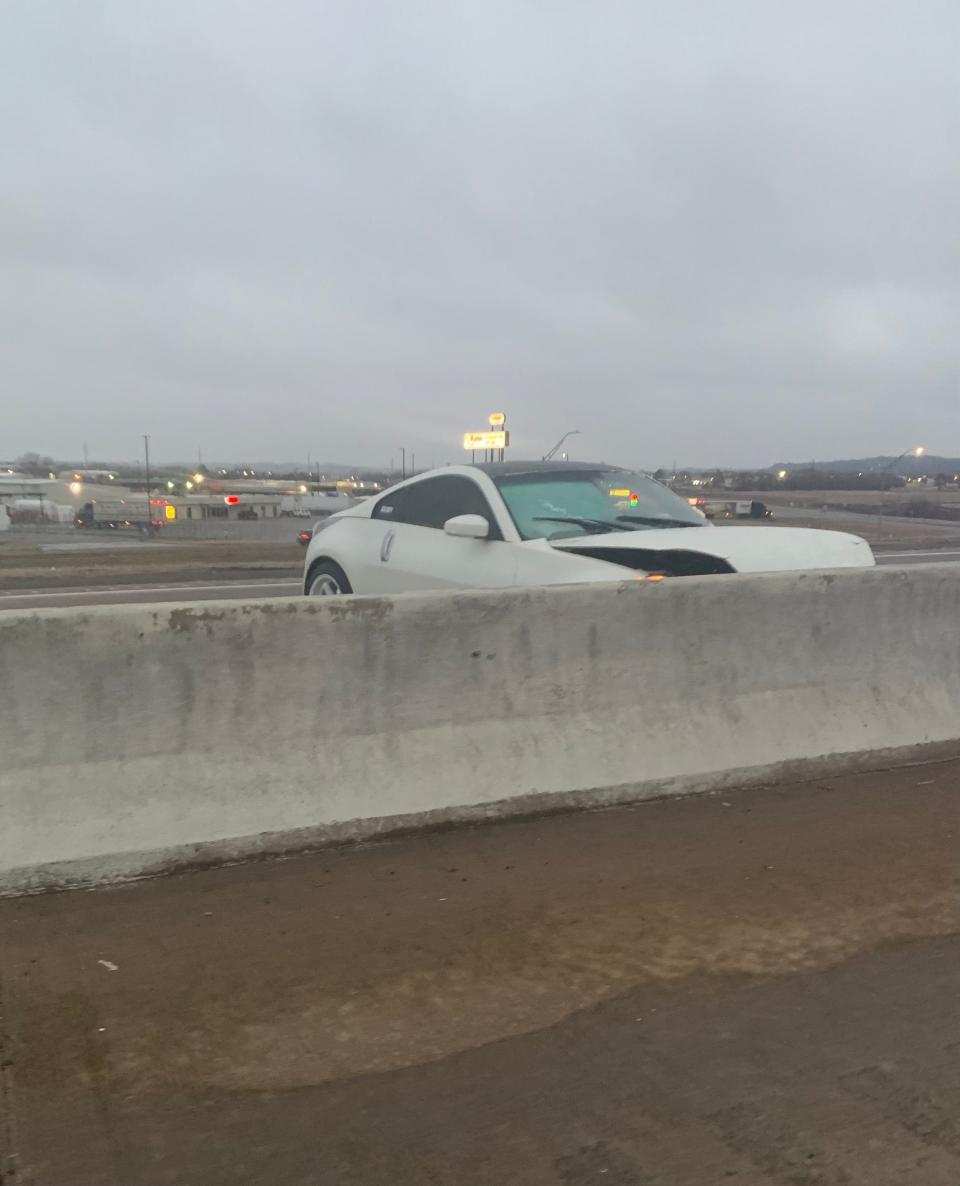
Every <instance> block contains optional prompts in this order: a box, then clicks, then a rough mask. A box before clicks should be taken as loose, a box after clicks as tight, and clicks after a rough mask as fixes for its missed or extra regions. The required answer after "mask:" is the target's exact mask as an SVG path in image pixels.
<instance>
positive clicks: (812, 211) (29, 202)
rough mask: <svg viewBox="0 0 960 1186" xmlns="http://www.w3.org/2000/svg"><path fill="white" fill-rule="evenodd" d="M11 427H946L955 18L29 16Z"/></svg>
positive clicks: (287, 431) (608, 453) (683, 434)
mask: <svg viewBox="0 0 960 1186" xmlns="http://www.w3.org/2000/svg"><path fill="white" fill-rule="evenodd" d="M4 24H5V33H4V43H3V46H2V48H0V77H3V78H4V80H5V83H4V92H5V99H6V102H5V104H4V110H5V113H6V119H5V121H4V134H3V142H4V151H3V153H2V154H0V259H2V263H3V267H2V271H0V379H2V390H3V396H4V397H3V407H4V415H3V421H2V425H0V455H4V454H16V453H17V452H19V451H22V450H25V449H27V448H36V449H41V450H43V451H51V452H54V453H56V454H59V455H77V454H78V453H79V450H80V446H81V442H82V441H83V440H87V441H89V443H90V448H91V452H92V453H93V454H96V455H98V456H105V457H122V456H129V455H132V454H133V453H135V451H136V447H137V441H138V439H139V434H140V433H141V432H144V431H149V432H151V434H152V435H153V438H154V448H155V450H156V451H157V452H158V454H159V455H160V456H162V457H167V458H174V457H186V456H190V455H192V453H193V451H194V449H195V447H196V446H197V445H201V446H202V447H203V449H204V452H205V455H207V456H208V457H211V458H212V457H222V458H239V457H257V458H264V457H275V458H291V457H296V456H300V455H304V456H305V455H306V453H307V451H308V450H309V451H310V452H312V454H313V456H314V457H317V456H322V457H324V458H328V459H334V458H340V459H344V460H353V461H357V462H360V463H362V462H369V463H373V464H377V463H383V462H385V461H386V460H388V458H389V456H390V455H391V454H392V453H396V452H397V450H398V448H399V446H400V445H401V444H405V445H406V446H407V447H408V448H409V449H416V451H417V453H418V456H419V457H420V458H422V459H423V460H424V461H426V460H434V461H437V462H441V461H446V460H456V459H458V458H459V450H458V440H459V435H460V433H461V432H462V431H463V430H465V429H467V428H474V427H481V426H482V425H483V423H484V420H485V417H486V413H487V412H488V411H490V410H493V409H495V408H503V409H505V410H507V411H508V412H509V414H510V421H511V426H512V429H513V431H514V439H515V443H516V446H517V451H518V453H522V454H528V455H532V454H536V453H538V452H540V451H542V449H543V448H545V447H546V446H547V445H548V444H550V443H551V442H552V440H553V439H555V438H556V437H557V436H559V435H560V433H562V432H563V431H565V430H566V429H568V428H580V429H581V430H582V431H583V436H582V438H581V439H580V440H579V441H578V442H577V447H578V450H579V451H580V452H581V453H582V454H587V453H588V454H590V455H592V456H603V457H606V458H608V459H611V460H618V461H623V462H635V463H638V464H645V465H656V464H658V463H669V461H670V460H671V459H672V458H674V457H676V458H680V459H686V460H687V461H689V462H691V463H694V462H704V463H706V462H718V463H721V464H752V463H761V462H767V461H771V460H773V459H775V458H777V457H797V458H803V457H820V458H823V457H829V456H840V455H849V454H854V453H858V452H865V453H874V452H891V451H897V452H899V451H900V449H902V448H905V447H906V446H907V445H909V444H911V443H913V442H914V441H920V442H922V443H924V444H925V445H927V447H928V448H929V449H931V450H934V451H937V452H944V453H953V454H955V453H957V452H960V422H958V415H957V409H958V406H960V404H958V396H960V390H958V379H960V347H958V334H957V326H958V325H960V278H958V277H960V267H958V265H960V233H958V227H960V222H958V214H957V211H958V209H960V201H958V199H960V156H958V154H957V152H956V144H957V142H958V133H960V82H958V78H960V75H958V72H957V70H956V62H957V57H958V50H960V9H958V8H957V6H956V4H955V3H954V2H953V0H944V2H935V0H917V3H915V4H912V5H889V6H880V5H877V4H875V3H866V2H864V3H860V2H851V0H840V2H839V3H837V2H834V3H827V2H821V0H807V2H805V3H801V2H800V0H797V2H796V3H785V4H778V5H771V4H769V3H768V2H767V0H747V2H745V3H740V4H736V5H730V4H722V3H703V2H701V0H697V2H696V3H694V2H693V0H689V2H686V3H678V2H676V0H675V2H673V3H666V2H663V3H655V2H653V0H633V2H624V3H619V2H616V0H598V2H597V3H586V2H583V0H578V2H573V0H566V2H564V0H553V2H550V3H548V2H547V0H512V2H509V3H508V2H506V0H500V2H496V0H493V2H491V0H484V2H483V3H461V4H456V3H454V4H451V3H449V2H447V0H434V2H429V3H428V2H426V0H420V2H417V0H407V2H405V3H403V4H392V3H390V2H389V0H381V2H377V3H375V2H373V0H366V2H364V0H342V2H339V3H318V2H316V0H312V2H311V0H280V2H275V3H273V4H271V5H269V6H264V5H262V4H258V3H253V2H252V0H170V2H169V3H165V4H155V3H147V2H143V0H99V2H98V3H96V4H94V3H92V2H90V0H73V2H72V3H69V4H68V3H64V2H63V0H60V3H50V2H46V3H45V2H44V0H32V2H31V3H30V4H22V5H20V6H19V7H16V8H13V9H11V10H8V12H7V13H6V15H5V19H4Z"/></svg>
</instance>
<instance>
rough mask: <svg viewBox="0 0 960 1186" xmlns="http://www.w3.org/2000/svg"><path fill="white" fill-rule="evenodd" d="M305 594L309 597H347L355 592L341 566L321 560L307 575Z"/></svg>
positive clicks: (330, 561)
mask: <svg viewBox="0 0 960 1186" xmlns="http://www.w3.org/2000/svg"><path fill="white" fill-rule="evenodd" d="M304 592H305V593H306V595H307V597H345V596H347V594H350V593H352V592H353V586H352V585H351V584H350V581H349V580H348V578H347V574H346V573H345V572H344V571H343V569H342V568H341V567H340V565H339V564H334V562H333V561H332V560H319V561H317V563H316V564H314V565H313V567H312V568H311V569H310V572H309V573H308V574H307V579H306V582H305V589H304Z"/></svg>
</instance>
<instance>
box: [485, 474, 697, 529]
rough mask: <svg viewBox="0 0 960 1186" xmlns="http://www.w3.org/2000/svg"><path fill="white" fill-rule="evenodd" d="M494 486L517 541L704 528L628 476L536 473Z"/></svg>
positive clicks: (666, 496)
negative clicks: (618, 532) (497, 489)
mask: <svg viewBox="0 0 960 1186" xmlns="http://www.w3.org/2000/svg"><path fill="white" fill-rule="evenodd" d="M494 480H495V481H496V484H497V486H498V488H499V490H500V493H501V494H502V496H503V501H504V502H505V503H506V504H507V509H508V510H509V511H510V514H511V515H512V516H513V521H514V523H516V525H517V530H518V531H519V532H520V535H521V536H522V537H523V539H565V538H570V537H572V536H577V535H592V534H596V535H599V534H604V533H608V532H613V531H649V530H655V529H657V528H662V527H703V526H704V521H703V517H702V516H701V515H700V514H698V513H697V512H696V511H695V510H693V508H692V507H691V506H689V504H688V503H686V502H685V501H684V500H683V499H682V498H679V497H678V496H677V495H676V494H674V493H673V492H672V491H671V490H668V489H667V488H666V486H661V485H660V483H659V482H655V481H654V480H653V478H650V477H647V475H646V474H640V473H631V472H630V471H629V470H622V469H599V468H598V469H596V470H580V469H578V470H566V471H565V470H563V469H556V470H540V471H533V472H531V473H525V474H504V475H499V476H497V477H495V478H494Z"/></svg>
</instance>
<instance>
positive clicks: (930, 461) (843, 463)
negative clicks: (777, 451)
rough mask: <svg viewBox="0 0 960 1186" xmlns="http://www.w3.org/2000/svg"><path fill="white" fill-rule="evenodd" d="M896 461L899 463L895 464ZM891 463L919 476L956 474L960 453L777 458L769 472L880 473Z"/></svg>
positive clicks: (894, 466) (903, 471)
mask: <svg viewBox="0 0 960 1186" xmlns="http://www.w3.org/2000/svg"><path fill="white" fill-rule="evenodd" d="M894 463H896V464H894ZM888 467H890V468H891V469H894V470H895V471H896V472H897V473H898V474H905V475H908V476H910V477H920V476H921V475H923V474H949V475H950V477H953V475H954V474H957V473H960V457H938V456H936V455H934V454H928V453H924V454H923V455H922V456H920V457H912V456H908V457H902V458H900V459H899V460H898V459H897V458H896V456H893V457H848V458H843V459H841V460H838V461H778V462H777V463H776V464H775V465H771V466H770V467H769V468H768V470H767V472H768V473H775V472H776V471H777V470H781V469H785V470H804V469H806V470H809V469H816V470H823V471H826V472H828V473H833V474H869V473H876V474H878V473H881V472H882V471H883V470H885V469H887V468H888Z"/></svg>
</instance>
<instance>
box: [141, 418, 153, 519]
mask: <svg viewBox="0 0 960 1186" xmlns="http://www.w3.org/2000/svg"><path fill="white" fill-rule="evenodd" d="M143 468H144V472H145V474H146V477H147V535H149V534H150V533H151V532H152V531H153V515H152V513H151V511H150V434H149V433H146V432H145V433H144V434H143Z"/></svg>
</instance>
